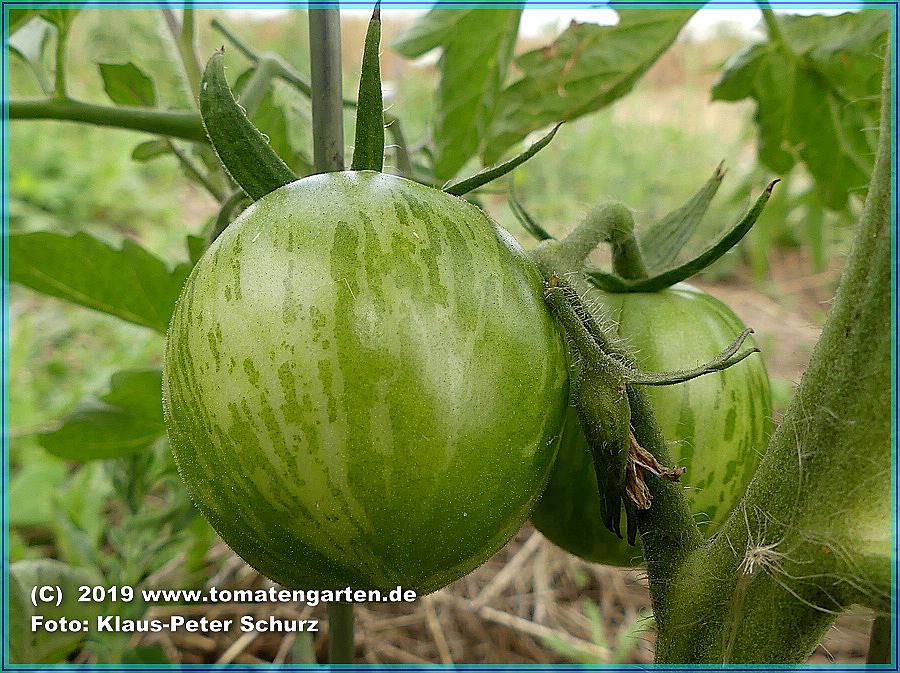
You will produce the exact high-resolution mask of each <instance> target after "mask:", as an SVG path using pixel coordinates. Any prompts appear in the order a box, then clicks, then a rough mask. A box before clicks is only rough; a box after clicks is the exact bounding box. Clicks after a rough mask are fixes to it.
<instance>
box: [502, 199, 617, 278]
mask: <svg viewBox="0 0 900 673" xmlns="http://www.w3.org/2000/svg"><path fill="white" fill-rule="evenodd" d="M512 202H513V203H515V204H518V202H517V201H515V198H514V197H512ZM526 215H527V214H526ZM538 226H539V225H538ZM633 230H634V220H633V219H632V217H631V211H629V210H628V208H627V207H626V206H625V205H623V204H621V203H619V202H617V201H612V202H607V203H603V204H601V205H599V206H596V207H594V208H592V209H591V210H590V211H589V212H588V214H587V215H586V216H585V218H584V219H583V220H582V221H581V222H580V223H579V224H578V226H576V227H575V229H573V230H572V231H571V232H570V233H569V234H568V236H566V237H565V238H564V239H563V240H561V241H557V240H554V239H552V238H549V234H546V232H544V235H546V237H547V238H545V240H543V241H542V242H541V243H540V244H539V245H538V246H537V247H535V248H534V250H532V251H531V252H530V253H529V256H530V257H531V260H532V261H533V262H534V263H535V264H537V266H538V268H539V269H540V270H541V272H542V273H543V274H544V276H545V277H546V276H550V275H552V274H557V275H559V276H567V275H569V274H572V273H580V271H581V269H582V268H583V267H584V265H585V264H586V263H587V259H588V257H589V256H590V254H591V253H592V252H593V251H594V250H595V249H596V248H597V246H598V245H600V244H601V243H603V242H604V241H610V240H611V239H613V238H619V237H621V235H622V234H621V233H617V232H626V233H625V235H627V232H630V231H633ZM540 231H543V229H540ZM539 235H540V234H539ZM570 282H573V283H574V285H575V286H576V287H578V288H579V289H583V288H584V286H585V283H584V282H583V281H582V279H581V278H577V279H576V280H575V281H570Z"/></svg>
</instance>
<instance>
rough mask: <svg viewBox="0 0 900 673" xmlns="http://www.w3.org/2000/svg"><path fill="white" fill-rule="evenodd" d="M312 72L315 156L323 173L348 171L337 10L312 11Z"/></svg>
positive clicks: (310, 33)
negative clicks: (345, 165)
mask: <svg viewBox="0 0 900 673" xmlns="http://www.w3.org/2000/svg"><path fill="white" fill-rule="evenodd" d="M309 55H310V69H311V71H312V117H313V157H314V162H315V169H316V171H317V172H319V173H329V172H333V171H342V170H344V118H343V98H342V96H341V14H340V10H339V9H337V8H323V9H310V10H309Z"/></svg>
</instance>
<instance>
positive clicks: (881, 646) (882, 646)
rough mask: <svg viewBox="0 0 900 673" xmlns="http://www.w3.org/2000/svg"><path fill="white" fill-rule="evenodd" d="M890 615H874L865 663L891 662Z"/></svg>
mask: <svg viewBox="0 0 900 673" xmlns="http://www.w3.org/2000/svg"><path fill="white" fill-rule="evenodd" d="M892 630H893V629H892V628H891V616H890V615H882V614H878V615H875V620H874V621H873V622H872V631H871V633H870V635H869V651H868V653H867V654H866V663H867V664H889V663H891V631H892Z"/></svg>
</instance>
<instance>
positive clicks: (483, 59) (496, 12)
mask: <svg viewBox="0 0 900 673" xmlns="http://www.w3.org/2000/svg"><path fill="white" fill-rule="evenodd" d="M521 14H522V10H521V9H518V8H516V9H465V10H460V9H455V10H446V9H432V10H431V12H429V13H428V14H427V15H426V16H425V17H424V18H423V19H422V20H421V21H420V22H419V24H421V26H420V25H419V24H416V26H413V28H412V29H410V31H407V33H405V34H404V35H401V36H400V38H399V39H398V41H397V42H395V43H394V48H395V49H397V50H398V51H400V53H402V54H404V55H413V54H417V53H418V52H419V51H420V50H422V49H425V48H432V47H433V46H441V47H442V48H443V52H442V54H441V59H440V64H439V69H440V71H441V81H440V84H439V85H438V91H437V113H436V115H435V120H434V132H433V135H434V139H435V157H434V174H435V176H436V177H437V178H438V179H440V180H448V179H449V178H452V177H453V176H454V175H456V173H457V171H459V169H460V168H462V167H463V165H464V164H465V163H466V162H467V161H468V160H469V159H470V158H471V157H473V156H474V155H475V154H476V153H478V152H480V151H481V148H482V146H483V144H484V141H485V139H486V138H487V136H488V132H489V127H490V124H491V119H492V118H493V117H494V115H495V112H496V109H497V101H498V97H499V96H500V92H501V90H502V88H503V85H504V84H505V82H506V77H507V73H508V72H509V66H510V63H511V61H512V57H513V48H514V47H515V43H516V36H517V35H518V31H519V18H520V17H521ZM447 15H450V16H447ZM531 103H532V104H533V103H534V101H531ZM551 121H555V120H551ZM542 126H546V124H542ZM491 163H493V161H492V162H491Z"/></svg>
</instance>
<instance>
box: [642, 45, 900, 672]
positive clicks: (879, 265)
mask: <svg viewBox="0 0 900 673" xmlns="http://www.w3.org/2000/svg"><path fill="white" fill-rule="evenodd" d="M889 62H890V61H889V59H886V63H889ZM891 117H892V110H891V97H890V77H889V74H888V73H887V68H886V72H885V79H884V87H883V90H882V113H881V127H880V138H879V143H878V152H877V155H876V160H875V169H874V172H873V175H872V180H871V182H870V184H869V193H868V196H867V198H866V204H865V207H864V209H863V213H862V216H861V218H860V225H859V228H858V230H857V235H856V240H855V242H854V245H853V250H852V251H851V253H850V256H849V258H848V260H847V265H846V267H845V269H844V272H843V274H842V276H841V281H840V284H839V287H838V291H837V294H836V296H835V300H834V303H833V304H832V307H831V312H830V314H829V316H828V319H827V321H826V323H825V326H824V329H823V330H822V336H821V338H820V339H819V342H818V343H817V344H816V348H815V351H814V353H813V357H812V360H811V362H810V365H809V368H808V369H807V371H806V373H805V374H804V376H803V379H802V381H801V383H800V385H799V387H798V388H797V391H796V393H795V395H794V399H793V401H792V402H791V405H790V406H789V407H788V410H787V412H786V413H785V415H784V418H783V420H782V421H781V424H780V425H779V427H778V430H777V431H776V432H775V434H774V436H773V437H772V440H771V442H770V444H769V448H768V451H767V452H766V454H765V456H764V457H763V460H762V462H761V463H760V465H759V468H758V469H757V471H756V474H755V475H754V477H753V480H752V482H751V483H750V485H749V487H748V489H747V493H746V495H745V496H744V498H743V500H742V501H741V503H740V504H739V506H738V507H737V508H736V509H735V511H734V512H732V514H731V516H730V517H729V518H728V520H727V521H726V522H725V524H724V525H723V526H722V527H720V529H719V531H718V532H717V535H716V537H715V539H714V540H713V541H712V542H711V543H710V544H709V545H707V546H706V547H705V548H703V549H702V550H699V551H698V552H697V553H695V554H694V555H692V556H691V557H690V558H689V559H688V560H687V562H686V563H685V564H684V567H683V569H682V571H681V572H680V573H679V576H678V577H677V578H676V579H675V581H674V582H673V584H672V586H671V589H670V596H669V600H668V601H667V605H666V612H665V615H664V617H665V622H664V624H665V628H663V622H661V623H660V631H659V637H658V640H657V661H658V662H659V663H680V664H685V663H734V662H740V663H799V662H802V661H804V660H805V659H806V658H807V657H808V656H809V653H810V652H811V651H812V649H813V648H814V647H815V645H816V643H817V642H818V641H819V639H820V638H821V637H822V635H823V634H824V633H825V632H826V631H827V629H828V628H829V627H830V626H831V624H832V623H833V622H834V620H835V619H836V617H837V615H838V614H840V612H841V611H842V610H844V609H845V608H846V607H848V606H849V605H851V604H854V603H858V604H863V605H868V606H871V607H874V608H876V609H886V608H887V607H888V603H889V598H890V593H891V579H890V577H891V572H890V565H891V564H890V540H889V523H890V516H889V514H890V495H889V484H890V478H891V477H890V463H891V458H890V444H891V400H890V395H887V394H885V392H884V391H887V390H890V386H891V373H890V362H891V290H890V288H891V232H890V230H891V186H892V176H891V129H890V120H891ZM649 570H650V574H651V581H652V579H653V572H654V571H653V567H652V566H651V567H650V568H649ZM747 575H749V576H750V580H749V581H746V576H747ZM742 580H743V581H744V582H745V584H746V588H745V590H744V592H743V602H742V604H741V606H740V613H739V614H735V613H734V607H733V606H734V598H735V591H736V589H737V587H738V586H739V585H740V584H741V581H742ZM657 618H659V615H658V614H657ZM725 643H727V644H728V651H727V653H726V651H725V650H724V648H723V644H725ZM726 657H727V660H726Z"/></svg>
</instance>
